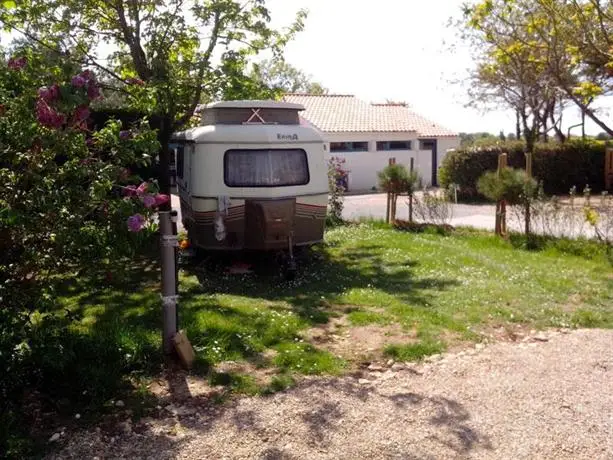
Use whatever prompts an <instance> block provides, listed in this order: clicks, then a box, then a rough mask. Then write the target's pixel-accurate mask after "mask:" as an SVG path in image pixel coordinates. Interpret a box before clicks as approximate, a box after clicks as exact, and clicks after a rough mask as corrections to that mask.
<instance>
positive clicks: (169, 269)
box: [159, 211, 178, 355]
mask: <svg viewBox="0 0 613 460" xmlns="http://www.w3.org/2000/svg"><path fill="white" fill-rule="evenodd" d="M159 218H160V235H161V248H160V253H161V263H162V309H163V321H164V325H163V328H162V347H163V350H164V354H166V355H170V354H172V352H173V349H174V346H173V342H172V339H173V337H174V335H175V334H176V333H177V280H176V278H177V276H176V275H177V272H176V268H175V248H176V247H177V244H178V243H177V236H176V235H173V231H172V227H173V226H172V218H171V211H160V212H159Z"/></svg>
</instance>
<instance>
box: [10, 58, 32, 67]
mask: <svg viewBox="0 0 613 460" xmlns="http://www.w3.org/2000/svg"><path fill="white" fill-rule="evenodd" d="M27 63H28V60H27V59H26V58H25V57H12V58H10V59H9V62H8V64H7V65H8V68H9V69H11V70H21V69H23V68H24V67H25V66H26V64H27Z"/></svg>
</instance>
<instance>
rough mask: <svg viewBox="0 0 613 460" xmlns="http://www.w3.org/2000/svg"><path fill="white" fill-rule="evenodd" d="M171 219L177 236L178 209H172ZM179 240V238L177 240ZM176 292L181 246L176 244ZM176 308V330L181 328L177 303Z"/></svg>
mask: <svg viewBox="0 0 613 460" xmlns="http://www.w3.org/2000/svg"><path fill="white" fill-rule="evenodd" d="M170 220H171V222H172V234H173V235H174V236H177V235H178V234H179V232H178V229H177V221H178V220H179V213H178V212H177V211H176V210H174V209H173V210H172V211H170ZM177 241H178V240H177ZM175 292H176V294H177V295H179V247H178V246H175ZM175 310H176V311H177V314H176V317H177V319H176V322H175V324H176V330H177V331H178V330H179V307H178V305H177V307H176V308H175Z"/></svg>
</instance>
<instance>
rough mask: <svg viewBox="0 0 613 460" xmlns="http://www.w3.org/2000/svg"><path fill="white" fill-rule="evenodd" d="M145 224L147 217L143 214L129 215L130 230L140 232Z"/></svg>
mask: <svg viewBox="0 0 613 460" xmlns="http://www.w3.org/2000/svg"><path fill="white" fill-rule="evenodd" d="M144 226H145V218H144V217H143V216H142V215H141V214H134V215H133V216H130V217H128V230H129V231H131V232H140V231H141V230H142V229H143V227H144Z"/></svg>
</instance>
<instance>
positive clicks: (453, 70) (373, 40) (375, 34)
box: [266, 0, 613, 134]
mask: <svg viewBox="0 0 613 460" xmlns="http://www.w3.org/2000/svg"><path fill="white" fill-rule="evenodd" d="M266 3H267V6H268V7H269V9H270V10H271V14H272V19H273V23H274V25H275V26H282V25H287V24H289V23H290V22H291V21H292V19H293V18H294V15H295V13H296V11H297V10H298V9H300V8H306V9H308V10H309V17H308V18H307V21H306V27H305V30H304V31H303V32H301V33H300V34H299V35H298V36H297V38H296V39H295V41H293V42H291V43H290V44H289V45H288V47H287V50H286V53H285V56H286V59H287V61H288V62H289V63H291V64H293V65H294V66H296V67H298V68H300V69H302V70H303V71H305V72H306V73H308V74H310V75H312V76H313V79H314V80H316V81H319V82H320V83H322V84H323V85H324V86H325V87H327V88H329V89H330V92H332V93H339V94H355V95H356V96H358V97H360V98H362V99H365V100H368V101H383V100H385V99H393V100H401V101H406V102H408V103H409V104H411V106H412V107H413V108H414V109H415V111H417V112H418V113H420V114H422V115H424V116H426V117H429V118H431V119H433V120H434V121H436V122H438V123H440V124H442V125H444V126H446V127H448V128H450V129H453V130H455V131H458V132H475V131H489V132H492V133H495V134H497V133H498V132H499V131H500V130H504V131H505V132H507V133H509V132H514V131H515V128H514V127H515V117H514V114H513V113H512V112H511V113H508V112H504V111H495V112H487V113H480V111H477V110H474V109H469V108H466V107H465V106H464V105H465V104H466V102H468V99H467V96H466V91H465V89H463V88H462V87H461V85H458V84H453V83H452V81H455V80H458V79H462V77H465V76H466V72H467V70H468V69H469V68H470V67H471V65H472V60H471V58H470V54H469V50H468V49H466V47H463V45H462V43H460V42H459V40H458V39H457V38H456V31H455V30H454V29H452V28H449V27H448V26H447V23H448V20H449V18H450V17H452V16H453V17H456V18H457V17H459V15H460V14H461V5H462V3H464V0H427V1H418V0H377V1H376V2H360V1H358V0H267V2H266ZM452 47H453V48H452ZM606 105H607V106H608V107H609V108H610V107H611V106H612V104H611V103H607V104H606ZM567 112H568V113H566V114H565V123H564V125H565V126H569V125H572V124H575V123H577V122H579V121H580V117H579V111H578V109H575V108H574V107H573V108H571V109H569V110H568V111H567ZM605 113H606V112H605ZM603 118H604V121H605V122H608V124H609V123H611V124H613V123H612V122H613V119H611V118H610V117H609V116H605V117H603ZM586 129H587V132H588V133H590V134H596V133H598V132H600V131H602V130H601V129H600V128H599V127H598V126H596V125H595V124H593V123H591V122H589V121H588V122H587V123H586ZM565 130H566V129H565ZM572 133H574V134H580V128H575V129H574V130H573V131H572Z"/></svg>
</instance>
